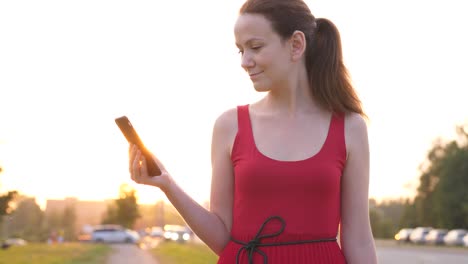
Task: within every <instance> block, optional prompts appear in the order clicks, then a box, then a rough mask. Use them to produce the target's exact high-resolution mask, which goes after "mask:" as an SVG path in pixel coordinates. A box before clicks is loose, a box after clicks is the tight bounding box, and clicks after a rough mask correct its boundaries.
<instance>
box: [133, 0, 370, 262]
mask: <svg viewBox="0 0 468 264" xmlns="http://www.w3.org/2000/svg"><path fill="white" fill-rule="evenodd" d="M234 33H235V39H236V45H237V47H238V48H239V52H240V54H241V66H242V67H243V68H244V69H245V71H246V73H247V74H248V75H249V76H250V79H251V80H252V83H253V86H254V88H255V89H256V90H257V91H259V92H265V96H264V98H263V99H261V100H260V101H258V102H254V103H252V104H248V105H241V106H238V107H236V108H234V109H229V110H227V111H225V112H224V113H223V114H221V115H220V116H219V118H218V119H217V120H216V122H215V125H214V129H213V138H212V186H211V201H210V209H209V210H207V209H204V208H203V207H201V206H200V205H199V204H198V203H196V202H195V201H194V200H192V199H191V198H190V197H189V196H188V195H187V194H186V193H184V191H183V190H182V189H181V188H180V187H179V186H178V185H177V184H176V182H175V181H174V180H173V178H172V177H171V176H170V174H169V172H167V170H165V169H164V166H163V164H162V163H161V162H160V161H159V160H157V158H156V157H154V159H155V160H156V162H157V163H158V164H159V166H160V167H161V168H162V174H161V175H160V176H157V177H150V176H148V173H147V170H146V160H145V159H144V158H143V156H142V155H141V152H140V151H139V150H138V149H137V148H136V147H135V146H130V154H129V155H130V171H131V176H132V179H133V180H134V181H135V182H138V183H142V184H147V185H153V186H156V187H159V188H160V189H161V190H162V191H163V192H164V193H165V194H166V195H167V197H168V199H169V200H170V201H171V203H172V204H173V205H174V206H175V207H176V208H177V210H178V211H179V213H180V214H181V215H182V216H183V218H184V219H185V221H186V222H187V224H188V225H189V226H190V227H191V228H192V230H193V231H194V232H195V233H196V234H197V235H198V236H199V237H200V239H202V240H203V241H204V242H205V243H206V244H207V245H208V246H209V247H210V248H211V249H212V250H213V251H214V252H215V253H217V254H218V255H219V261H218V263H229V264H231V263H269V264H285V263H288V264H295V263H297V264H300V263H303V264H305V263H337V264H338V263H348V264H363V263H365V264H374V263H377V260H376V253H375V246H374V240H373V237H372V232H371V228H370V222H369V212H368V186H369V146H368V138H367V128H366V123H365V121H364V118H363V117H364V113H363V110H362V107H361V102H360V100H359V99H358V97H357V96H356V93H355V91H354V89H353V87H352V85H351V84H350V80H349V78H348V74H347V70H346V68H345V66H344V65H343V61H342V52H341V41H340V36H339V33H338V30H337V29H336V27H335V26H334V24H333V23H332V22H330V21H329V20H327V19H316V18H315V17H314V16H313V15H312V14H311V12H310V10H309V8H308V7H307V5H306V4H305V3H304V2H303V1H302V0H288V1H285V0H248V1H247V2H245V3H244V5H243V6H242V7H241V9H240V13H239V17H238V19H237V22H236V24H235V27H234ZM338 230H340V231H341V232H340V233H341V236H339V238H340V244H339V243H338V242H337V237H338V234H337V233H338Z"/></svg>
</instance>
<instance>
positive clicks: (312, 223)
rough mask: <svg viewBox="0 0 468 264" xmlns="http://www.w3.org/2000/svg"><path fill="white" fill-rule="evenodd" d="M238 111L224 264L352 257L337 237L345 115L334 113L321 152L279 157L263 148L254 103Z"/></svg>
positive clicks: (333, 261)
mask: <svg viewBox="0 0 468 264" xmlns="http://www.w3.org/2000/svg"><path fill="white" fill-rule="evenodd" d="M237 111H238V132H237V135H236V138H235V140H234V145H233V149H232V156H231V159H232V162H233V166H234V207H233V225H232V230H231V237H232V240H231V241H230V242H229V243H228V244H227V245H226V247H225V248H224V249H223V251H222V253H221V254H220V256H219V260H218V264H248V263H255V264H263V263H268V264H311V263H313V264H343V263H346V260H345V258H344V255H343V253H342V251H341V249H340V247H339V245H338V242H337V241H336V237H337V232H338V225H339V222H340V205H341V203H340V198H341V195H340V182H341V175H342V173H343V168H344V165H345V160H346V148H345V140H344V116H343V115H333V116H332V119H331V122H330V126H329V130H328V135H327V138H326V140H325V143H324V144H323V146H322V148H321V149H320V151H319V152H318V153H317V154H316V155H314V156H312V157H310V158H307V159H304V160H300V161H279V160H274V159H272V158H269V157H267V156H265V155H263V154H262V153H261V152H260V151H259V150H258V149H257V147H256V145H255V141H254V137H253V132H252V126H251V122H250V115H249V105H243V106H238V107H237Z"/></svg>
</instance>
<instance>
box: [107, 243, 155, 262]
mask: <svg viewBox="0 0 468 264" xmlns="http://www.w3.org/2000/svg"><path fill="white" fill-rule="evenodd" d="M129 263H138V264H159V263H158V261H157V260H156V259H155V258H154V257H153V256H152V255H151V253H149V252H148V251H147V250H145V249H142V248H140V247H138V246H136V245H133V244H114V245H112V253H111V255H110V256H109V258H108V259H107V262H106V264H129Z"/></svg>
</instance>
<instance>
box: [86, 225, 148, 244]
mask: <svg viewBox="0 0 468 264" xmlns="http://www.w3.org/2000/svg"><path fill="white" fill-rule="evenodd" d="M91 241H93V242H96V243H133V244H137V243H139V242H140V235H139V234H138V233H137V232H136V231H134V230H130V229H127V228H123V227H120V226H113V225H110V226H99V227H96V228H94V230H93V232H92V234H91Z"/></svg>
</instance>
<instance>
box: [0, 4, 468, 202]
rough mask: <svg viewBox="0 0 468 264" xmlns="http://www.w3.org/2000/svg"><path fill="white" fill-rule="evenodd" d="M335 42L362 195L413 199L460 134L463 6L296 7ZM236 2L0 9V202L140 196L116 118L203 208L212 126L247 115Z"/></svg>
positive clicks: (465, 88)
mask: <svg viewBox="0 0 468 264" xmlns="http://www.w3.org/2000/svg"><path fill="white" fill-rule="evenodd" d="M306 2H307V4H308V5H309V7H310V8H311V10H312V13H313V14H314V15H315V16H316V17H325V18H328V19H330V20H332V21H333V22H334V23H335V24H336V26H337V27H338V29H339V30H340V33H341V38H342V45H343V54H344V60H345V64H346V66H347V67H348V69H349V71H350V74H351V78H352V80H353V84H354V85H355V89H356V91H357V93H358V95H359V96H360V98H361V100H362V102H363V107H364V110H365V111H366V113H367V115H368V116H369V118H370V120H369V123H368V131H369V142H370V151H371V156H370V171H371V173H370V185H369V195H370V197H372V198H375V199H377V200H382V199H389V198H392V199H394V198H398V197H412V196H413V195H414V192H415V190H416V188H417V186H418V176H419V175H420V171H419V166H420V164H421V163H423V162H424V160H425V157H426V154H427V151H428V150H429V149H430V147H431V146H432V144H433V142H434V140H435V139H436V138H443V139H445V140H453V139H455V136H456V134H455V127H456V126H457V125H461V124H464V123H468V106H467V103H466V102H467V99H466V98H468V85H467V84H466V79H465V77H464V76H465V75H466V72H467V70H468V69H467V68H468V67H467V61H468V49H466V47H468V36H467V34H464V33H463V32H465V31H466V27H467V26H468V17H467V16H466V15H465V13H464V10H466V9H464V8H463V6H464V5H463V1H456V0H448V1H435V0H429V1H423V0H413V1H404V0H396V1H371V0H356V1H330V0H320V1H319V0H317V1H306ZM242 3H243V1H239V0H230V1H219V0H198V1H191V0H181V1H103V0H92V1H91V0H84V1H62V0H61V1H58V0H55V1H50V0H49V1H47V0H46V1H27V0H25V1H0V167H2V168H3V172H2V173H1V174H0V194H1V193H4V192H6V191H8V190H18V191H19V192H20V193H21V194H24V195H28V196H34V197H36V199H37V201H38V202H39V203H40V205H41V206H43V205H44V203H45V201H46V199H63V198H65V197H76V198H78V199H80V200H101V199H113V198H116V197H117V196H118V190H119V186H120V185H121V184H123V183H127V184H130V185H131V186H132V187H134V188H135V189H136V190H137V195H138V197H139V201H140V202H141V203H154V202H156V201H158V200H160V199H165V197H164V195H163V194H162V192H161V191H160V190H158V189H156V188H154V187H149V186H143V185H137V184H135V183H133V182H132V181H131V180H130V176H129V173H128V168H127V159H128V156H127V155H128V145H127V142H126V141H125V138H124V137H123V135H122V134H120V131H119V129H118V127H117V126H116V124H115V122H114V119H115V118H117V117H120V116H122V115H126V116H128V117H129V118H130V120H131V121H132V123H133V125H134V126H135V128H136V129H137V131H138V133H139V134H140V136H141V138H142V139H143V141H144V142H145V143H146V145H147V146H148V148H150V149H151V150H152V151H153V152H154V153H155V154H156V155H157V156H158V157H159V158H160V159H161V160H162V161H163V163H164V164H165V167H166V168H167V169H168V170H169V172H170V173H171V175H172V177H173V178H174V179H175V180H176V181H177V182H178V183H179V184H180V185H181V186H182V188H184V190H185V191H186V192H187V193H188V194H189V195H191V196H192V197H193V198H194V199H195V200H196V201H198V202H200V203H202V202H204V201H206V200H208V199H209V189H210V180H211V163H210V147H211V146H210V144H211V133H212V128H213V124H214V121H215V119H216V118H217V117H218V116H219V115H220V114H221V113H222V112H224V111H225V110H227V109H229V108H232V107H235V106H237V105H241V104H246V103H251V102H254V101H256V100H258V99H260V98H261V97H262V96H264V94H261V93H257V92H255V90H254V89H253V87H252V84H251V82H250V80H249V78H248V76H247V74H245V72H244V71H243V70H242V68H241V67H240V56H239V54H238V53H237V48H236V46H235V41H234V34H233V26H234V23H235V20H236V17H237V11H238V9H239V7H240V6H241V4H242Z"/></svg>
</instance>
